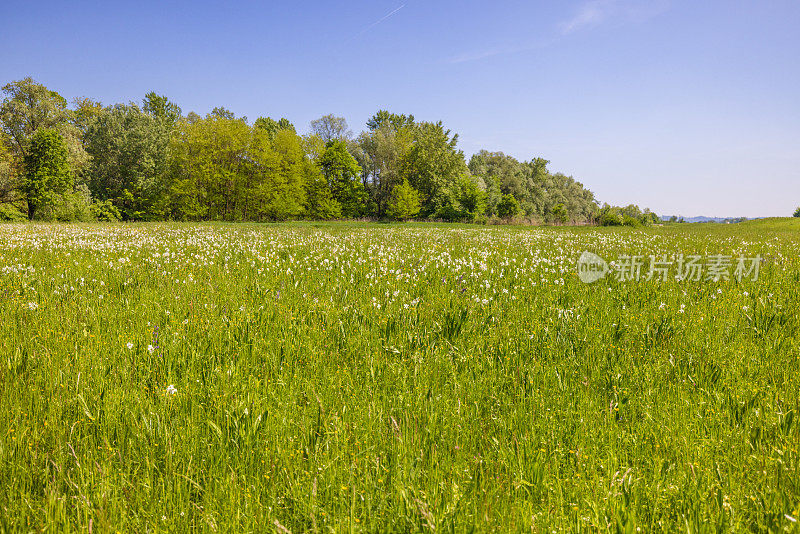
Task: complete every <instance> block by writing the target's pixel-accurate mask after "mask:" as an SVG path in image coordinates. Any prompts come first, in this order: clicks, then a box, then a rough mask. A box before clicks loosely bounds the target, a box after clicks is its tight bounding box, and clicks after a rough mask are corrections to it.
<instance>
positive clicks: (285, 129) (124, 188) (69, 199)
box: [0, 78, 658, 224]
mask: <svg viewBox="0 0 800 534" xmlns="http://www.w3.org/2000/svg"><path fill="white" fill-rule="evenodd" d="M3 93H4V99H3V100H2V102H0V206H4V207H3V214H0V217H2V218H9V217H15V216H16V215H14V213H15V212H16V211H17V210H19V211H25V212H27V210H28V206H27V203H26V201H25V198H26V197H27V196H28V195H27V193H26V191H25V190H24V188H23V182H24V181H25V180H23V177H24V174H25V173H24V172H23V170H24V165H23V162H24V160H25V156H26V153H27V150H28V146H29V144H30V142H31V141H30V140H31V139H32V137H33V136H34V135H35V134H36V132H37V131H38V130H42V129H46V130H53V131H55V132H57V133H58V134H59V135H60V137H61V139H62V141H63V142H64V144H65V146H66V147H67V151H68V154H69V157H68V166H69V168H70V170H71V175H72V177H73V181H74V186H73V187H72V189H71V190H68V191H65V192H63V194H61V195H60V196H59V197H58V198H60V199H61V201H60V204H58V206H60V207H58V208H57V209H56V207H53V208H52V209H50V211H49V212H48V213H50V215H48V216H52V217H54V218H64V217H66V218H69V217H74V218H84V217H92V216H93V217H95V218H99V219H103V220H112V219H115V218H121V219H126V220H137V219H161V218H174V219H190V220H196V219H213V220H217V219H219V220H229V221H239V220H254V221H271V220H285V219H293V218H298V217H306V218H312V219H329V218H340V217H343V218H351V217H362V216H368V217H384V216H387V215H389V216H391V217H399V218H403V219H406V218H410V217H412V216H421V217H423V218H437V219H445V220H452V221H485V220H486V219H487V217H488V216H495V215H496V216H498V217H501V218H503V219H510V218H512V217H514V216H516V215H517V214H518V213H520V214H522V215H524V216H525V217H526V218H528V219H529V220H532V221H537V220H538V221H549V222H562V221H564V220H567V221H575V222H581V221H586V220H590V219H592V218H594V220H597V221H599V220H600V219H601V217H602V216H603V215H604V214H606V215H608V216H607V217H606V220H607V221H609V220H614V221H615V220H617V218H618V219H619V220H620V221H621V222H620V224H623V223H624V222H626V221H627V222H628V223H629V224H633V222H632V221H634V220H635V221H637V224H653V223H654V222H656V221H657V220H658V218H657V217H656V216H655V215H654V214H652V213H650V212H648V211H647V210H644V211H641V210H639V209H638V208H636V209H635V210H634V209H632V208H631V207H625V208H613V210H611V208H609V210H611V211H609V210H606V211H605V212H604V211H603V210H600V209H598V206H597V202H596V201H595V199H594V195H593V194H592V193H591V191H589V190H587V189H586V188H585V187H583V185H582V184H581V183H579V182H577V181H576V180H575V179H574V178H572V177H571V176H567V175H564V174H562V173H552V172H550V171H549V170H548V168H547V165H548V161H547V160H545V159H542V158H533V159H531V160H530V161H518V160H516V159H515V158H513V157H512V156H509V155H506V154H503V153H502V152H488V151H485V150H481V151H480V152H478V153H477V154H475V155H474V156H472V158H471V159H470V161H469V165H467V163H466V161H465V159H464V154H463V152H462V151H461V150H459V149H458V146H457V144H458V135H456V134H454V133H451V132H450V130H447V129H446V128H445V127H444V126H443V124H442V123H441V122H419V121H417V120H416V119H415V118H414V116H413V115H405V114H396V113H391V112H389V111H386V110H379V111H378V112H377V113H375V115H373V116H372V117H370V118H369V120H368V121H367V123H366V126H367V129H366V131H364V132H362V133H361V134H360V135H358V136H357V137H355V138H353V135H352V132H351V131H350V129H349V128H348V125H347V121H346V120H345V119H344V118H342V117H337V116H335V115H332V114H329V115H325V116H323V117H320V118H319V119H317V120H314V121H312V122H311V125H310V126H311V131H310V132H309V133H308V134H306V135H304V136H302V137H301V136H299V135H298V134H297V131H296V129H295V127H294V125H293V124H292V123H291V122H290V121H289V120H288V119H286V118H281V119H279V120H275V119H272V118H270V117H259V118H258V119H257V120H256V121H255V123H254V124H253V125H252V126H251V125H249V124H248V121H247V118H246V117H238V118H237V117H236V116H235V114H234V113H233V112H232V111H230V110H228V109H226V108H224V107H216V108H214V109H213V110H212V111H211V113H209V114H208V115H206V116H205V117H201V116H200V115H198V114H196V113H194V112H190V113H188V114H187V115H186V116H185V117H183V116H182V110H181V108H180V107H179V106H178V105H177V104H175V103H174V102H171V101H170V100H169V99H168V98H167V97H166V96H163V95H159V94H157V93H156V92H152V91H151V92H149V93H147V94H146V95H145V97H144V99H143V101H142V104H141V106H136V105H135V104H127V105H121V104H118V105H114V106H109V107H103V106H102V105H101V104H100V103H99V102H97V101H94V100H91V99H89V98H79V99H75V100H74V101H73V104H74V109H69V108H68V107H67V103H66V101H65V100H64V98H62V97H61V96H60V95H59V94H58V93H56V92H54V91H51V90H49V89H48V88H46V87H44V86H43V85H41V84H38V83H36V82H34V81H33V80H32V79H30V78H26V79H24V80H20V81H17V82H12V83H9V84H7V85H5V86H4V87H3ZM90 157H91V162H90V163H89V159H90ZM84 183H85V184H86V185H88V187H89V189H88V190H87V188H86V187H84V186H83V185H82V184H84ZM90 193H91V196H93V197H94V199H95V200H94V203H92V202H91V197H90ZM57 196H58V195H57ZM31 199H32V201H33V204H34V205H35V204H36V202H37V201H38V200H37V197H36V196H35V195H32V196H31ZM415 199H416V201H418V202H419V209H418V211H417V207H416V205H415V204H416V202H415ZM48 205H49V204H48ZM90 207H91V209H90ZM401 208H402V209H401ZM398 210H399V211H398ZM40 211H41V213H44V208H43V209H42V210H40ZM87 214H88V215H87ZM617 215H618V216H619V217H617Z"/></svg>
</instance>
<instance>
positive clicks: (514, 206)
mask: <svg viewBox="0 0 800 534" xmlns="http://www.w3.org/2000/svg"><path fill="white" fill-rule="evenodd" d="M518 213H519V202H517V199H516V198H514V195H503V198H501V199H500V202H498V203H497V216H498V217H500V218H502V219H512V218H514V217H516V216H517V214H518Z"/></svg>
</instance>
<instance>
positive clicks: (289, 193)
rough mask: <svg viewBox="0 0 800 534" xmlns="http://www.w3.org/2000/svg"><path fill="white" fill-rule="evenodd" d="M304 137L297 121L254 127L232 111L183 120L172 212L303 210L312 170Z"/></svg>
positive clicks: (277, 216) (286, 214)
mask: <svg viewBox="0 0 800 534" xmlns="http://www.w3.org/2000/svg"><path fill="white" fill-rule="evenodd" d="M301 141H302V140H301V138H300V137H298V136H297V134H295V132H294V129H293V128H292V127H291V124H288V122H284V123H281V122H280V121H278V122H275V121H272V120H271V119H258V120H257V121H256V124H255V125H254V126H253V127H250V126H248V125H247V123H246V122H245V121H243V120H240V119H236V118H234V117H232V115H230V114H227V113H223V112H217V113H213V112H212V113H211V114H209V115H208V116H207V117H206V118H205V119H199V120H195V121H193V122H189V121H182V122H180V123H179V124H178V126H177V127H176V129H175V132H174V135H173V138H172V143H171V153H172V162H173V164H172V168H171V173H170V185H169V194H168V197H169V204H168V212H169V214H170V215H171V216H172V217H174V218H176V219H189V220H192V219H204V218H207V219H221V220H226V221H241V220H256V221H262V220H270V221H275V220H286V219H291V218H294V217H298V216H300V215H302V214H303V213H304V211H305V209H306V195H307V194H308V192H309V191H308V190H307V186H308V183H307V181H308V180H309V179H311V177H312V171H311V170H310V164H309V162H308V161H307V160H306V159H305V156H304V152H303V146H302V143H301ZM313 192H314V191H313V188H312V193H313ZM323 196H324V195H323ZM317 199H318V196H315V197H314V200H317ZM323 200H324V199H323ZM323 200H320V202H322V203H324V202H323ZM315 209H316V207H315ZM334 211H335V210H334ZM317 212H322V213H325V214H328V213H329V212H330V210H325V209H323V207H320V208H319V209H318V210H317ZM315 213H316V212H315Z"/></svg>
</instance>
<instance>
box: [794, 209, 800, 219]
mask: <svg viewBox="0 0 800 534" xmlns="http://www.w3.org/2000/svg"><path fill="white" fill-rule="evenodd" d="M793 216H794V217H800V208H797V209H796V210H794V215H793Z"/></svg>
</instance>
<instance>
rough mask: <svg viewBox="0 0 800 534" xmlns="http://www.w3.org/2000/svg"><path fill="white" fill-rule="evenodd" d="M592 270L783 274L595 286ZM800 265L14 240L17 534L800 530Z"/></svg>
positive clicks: (764, 234) (389, 239) (644, 240)
mask: <svg viewBox="0 0 800 534" xmlns="http://www.w3.org/2000/svg"><path fill="white" fill-rule="evenodd" d="M583 250H591V251H593V252H596V253H598V254H599V255H601V256H603V257H604V258H606V259H609V260H611V259H614V258H616V257H618V256H620V255H623V254H639V255H648V254H669V255H672V254H678V253H684V254H691V253H697V254H702V255H711V254H717V253H721V254H728V255H733V256H738V255H739V254H744V255H747V256H754V255H755V254H761V255H762V256H764V257H765V258H766V259H767V261H766V263H765V264H764V265H763V267H762V271H761V276H760V278H759V279H758V280H757V281H752V280H745V281H742V282H741V283H740V282H738V281H736V280H735V279H734V280H730V281H720V282H713V281H701V282H689V281H677V280H669V281H667V282H656V281H651V282H647V281H639V282H618V281H616V280H615V279H613V277H610V276H609V277H607V278H605V279H603V280H601V281H599V282H596V283H594V284H591V285H585V284H583V283H581V282H580V281H579V280H578V278H577V276H576V274H575V273H576V269H575V262H576V260H577V258H578V256H579V255H580V253H581V252H582V251H583ZM799 252H800V221H798V220H784V219H780V220H764V221H756V222H748V223H743V224H739V225H688V224H687V225H669V226H664V227H659V228H652V229H645V230H630V229H598V228H507V227H488V228H466V227H462V226H447V225H424V224H406V225H385V224H315V223H303V224H285V225H229V224H213V225H189V224H141V225H140V224H113V225H112V224H107V225H29V224H18V225H0V407H1V408H0V530H2V531H33V532H36V531H44V532H61V531H70V530H81V531H88V530H90V529H91V530H92V531H93V532H107V531H109V532H116V531H133V532H146V531H150V532H152V531H157V532H170V531H174V532H183V531H188V530H192V531H209V532H211V531H216V532H231V531H243V532H247V531H251V532H263V531H277V532H286V530H285V529H288V530H289V531H291V532H294V533H296V532H303V531H312V532H332V531H335V532H345V531H347V532H351V531H354V532H360V531H365V532H385V531H396V532H418V531H433V530H436V531H439V532H465V531H473V530H475V531H481V532H483V531H496V532H510V531H511V532H514V531H525V532H530V531H534V532H552V531H554V530H555V531H580V530H587V531H614V530H619V531H623V532H637V531H638V530H637V529H641V531H643V532H647V531H665V532H675V531H691V532H703V531H726V530H732V531H767V530H772V531H782V530H789V531H791V530H792V529H795V528H796V525H797V523H794V522H793V520H794V519H800V517H799V512H800V468H799V464H798V462H799V461H800V458H799V457H798V447H800V429H799V427H798V424H800V421H799V420H798V415H799V414H798V410H800V376H798V373H799V371H798V355H799V354H800V348H799V346H798V340H800V337H799V336H798V332H799V330H798V328H799V327H800V321H799V319H798V313H797V310H798V305H799V304H800V289H798V288H799V287H800V284H799V282H800V257H798V253H799ZM128 344H131V348H128ZM170 385H172V386H174V388H175V389H176V390H177V393H175V394H170V393H168V391H167V390H168V387H169V386H170Z"/></svg>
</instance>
